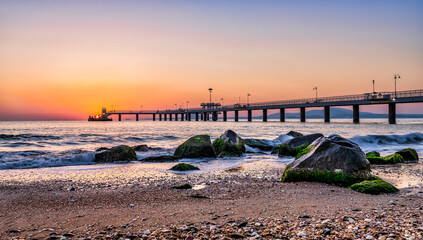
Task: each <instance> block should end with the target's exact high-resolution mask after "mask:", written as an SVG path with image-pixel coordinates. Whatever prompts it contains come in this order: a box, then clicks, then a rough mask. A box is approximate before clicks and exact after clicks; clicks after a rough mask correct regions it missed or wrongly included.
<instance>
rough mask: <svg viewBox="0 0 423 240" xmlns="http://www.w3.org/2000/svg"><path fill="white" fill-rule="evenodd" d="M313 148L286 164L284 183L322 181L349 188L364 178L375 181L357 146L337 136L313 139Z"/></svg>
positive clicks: (362, 153)
mask: <svg viewBox="0 0 423 240" xmlns="http://www.w3.org/2000/svg"><path fill="white" fill-rule="evenodd" d="M310 146H312V149H311V150H310V151H309V152H308V153H306V154H305V155H303V156H301V157H300V158H298V159H296V160H295V161H294V162H292V163H291V164H289V165H288V166H287V167H286V168H285V171H284V173H283V176H282V181H283V182H298V181H310V182H323V183H328V184H335V185H338V186H343V187H348V186H350V185H352V184H355V183H359V182H361V181H364V180H376V179H377V178H376V177H374V176H372V175H371V174H370V163H369V161H368V160H367V159H366V157H365V154H364V152H363V151H362V150H361V149H360V147H359V146H358V145H357V144H355V143H353V142H351V141H349V140H347V139H345V138H342V137H341V136H339V135H331V136H329V137H322V138H319V139H317V140H316V141H314V142H313V143H312V144H310Z"/></svg>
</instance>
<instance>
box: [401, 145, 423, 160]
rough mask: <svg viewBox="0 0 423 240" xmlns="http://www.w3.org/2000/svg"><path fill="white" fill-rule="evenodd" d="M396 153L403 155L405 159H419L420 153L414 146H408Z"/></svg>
mask: <svg viewBox="0 0 423 240" xmlns="http://www.w3.org/2000/svg"><path fill="white" fill-rule="evenodd" d="M396 153H397V154H399V155H401V156H402V157H403V158H404V160H405V161H419V155H418V154H417V152H416V150H414V149H412V148H406V149H403V150H401V151H398V152H396Z"/></svg>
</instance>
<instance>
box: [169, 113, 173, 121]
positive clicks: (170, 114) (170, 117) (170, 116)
mask: <svg viewBox="0 0 423 240" xmlns="http://www.w3.org/2000/svg"><path fill="white" fill-rule="evenodd" d="M169 121H172V113H169Z"/></svg>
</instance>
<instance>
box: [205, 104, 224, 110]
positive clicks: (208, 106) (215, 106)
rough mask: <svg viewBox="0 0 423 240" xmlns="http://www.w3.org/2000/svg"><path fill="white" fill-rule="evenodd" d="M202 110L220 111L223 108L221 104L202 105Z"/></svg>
mask: <svg viewBox="0 0 423 240" xmlns="http://www.w3.org/2000/svg"><path fill="white" fill-rule="evenodd" d="M200 105H201V108H202V109H218V108H220V107H221V106H222V104H220V103H201V104H200Z"/></svg>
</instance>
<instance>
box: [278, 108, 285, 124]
mask: <svg viewBox="0 0 423 240" xmlns="http://www.w3.org/2000/svg"><path fill="white" fill-rule="evenodd" d="M279 111H280V115H279V120H280V121H281V122H285V108H281V109H279Z"/></svg>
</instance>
